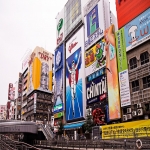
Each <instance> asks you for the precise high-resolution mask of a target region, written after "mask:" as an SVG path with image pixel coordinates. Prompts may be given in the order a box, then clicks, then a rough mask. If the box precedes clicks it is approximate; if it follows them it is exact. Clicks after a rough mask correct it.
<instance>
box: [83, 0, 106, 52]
mask: <svg viewBox="0 0 150 150" xmlns="http://www.w3.org/2000/svg"><path fill="white" fill-rule="evenodd" d="M84 23H85V50H87V49H88V48H89V47H91V46H92V45H93V44H94V43H95V42H96V41H98V40H99V39H100V38H101V37H103V35H104V30H105V19H104V1H103V0H100V1H97V0H91V1H89V3H88V4H87V5H86V7H85V8H84Z"/></svg>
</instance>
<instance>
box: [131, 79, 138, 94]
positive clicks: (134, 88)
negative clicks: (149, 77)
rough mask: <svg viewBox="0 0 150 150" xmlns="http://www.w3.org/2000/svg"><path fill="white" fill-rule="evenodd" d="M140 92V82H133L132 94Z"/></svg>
mask: <svg viewBox="0 0 150 150" xmlns="http://www.w3.org/2000/svg"><path fill="white" fill-rule="evenodd" d="M138 90H139V80H135V81H133V82H132V92H136V91H138Z"/></svg>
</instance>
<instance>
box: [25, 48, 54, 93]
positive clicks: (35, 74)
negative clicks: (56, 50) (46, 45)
mask: <svg viewBox="0 0 150 150" xmlns="http://www.w3.org/2000/svg"><path fill="white" fill-rule="evenodd" d="M52 62H53V56H52V54H51V53H49V52H47V51H46V50H44V49H43V48H41V47H36V48H35V49H34V51H33V53H32V54H31V56H30V60H29V73H28V92H27V95H28V94H30V93H31V92H32V91H33V90H39V91H43V92H47V93H51V92H52Z"/></svg>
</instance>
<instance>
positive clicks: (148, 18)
mask: <svg viewBox="0 0 150 150" xmlns="http://www.w3.org/2000/svg"><path fill="white" fill-rule="evenodd" d="M124 32H125V39H126V51H129V50H131V49H133V48H134V47H136V46H138V45H140V44H142V43H143V42H145V41H148V40H149V39H150V8H149V9H147V10H146V11H145V12H143V13H142V14H140V15H139V16H138V17H136V18H135V19H134V20H132V21H131V22H129V23H128V24H126V25H125V26H124Z"/></svg>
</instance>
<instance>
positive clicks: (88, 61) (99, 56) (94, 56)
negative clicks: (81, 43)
mask: <svg viewBox="0 0 150 150" xmlns="http://www.w3.org/2000/svg"><path fill="white" fill-rule="evenodd" d="M105 65H106V55H105V42H104V40H100V41H99V42H97V43H96V44H95V45H94V46H93V47H91V48H90V49H89V50H87V51H86V52H85V75H86V76H89V75H90V74H92V73H93V72H96V71H97V70H100V69H101V68H103V67H104V66H105Z"/></svg>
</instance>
